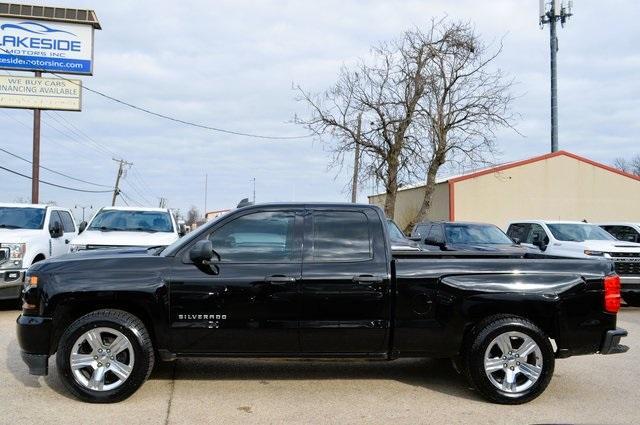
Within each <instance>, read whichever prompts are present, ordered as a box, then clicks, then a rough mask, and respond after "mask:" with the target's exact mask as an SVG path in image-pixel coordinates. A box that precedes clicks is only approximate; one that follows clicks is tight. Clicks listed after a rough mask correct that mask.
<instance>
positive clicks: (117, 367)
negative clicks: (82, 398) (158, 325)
mask: <svg viewBox="0 0 640 425" xmlns="http://www.w3.org/2000/svg"><path fill="white" fill-rule="evenodd" d="M134 361H135V356H134V353H133V346H132V345H131V341H129V338H127V337H126V336H125V335H124V334H123V333H122V332H120V331H117V330H115V329H112V328H94V329H91V330H89V331H87V332H85V333H83V334H82V335H80V337H79V338H78V339H77V340H76V342H75V343H74V344H73V348H72V349H71V354H70V355H69V365H70V366H71V372H72V373H73V377H74V378H75V380H76V381H77V382H78V383H79V384H80V385H82V386H83V387H85V388H87V389H89V390H93V391H108V390H113V389H115V388H118V387H119V386H120V385H122V384H123V383H124V382H125V381H126V380H127V378H128V377H129V375H130V374H131V371H132V370H133V364H134Z"/></svg>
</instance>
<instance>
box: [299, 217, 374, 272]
mask: <svg viewBox="0 0 640 425" xmlns="http://www.w3.org/2000/svg"><path fill="white" fill-rule="evenodd" d="M312 235H313V250H312V252H313V254H312V258H313V261H321V262H324V261H362V260H369V259H371V258H372V255H371V237H370V235H369V221H368V220H367V216H366V215H365V214H363V213H361V212H357V211H327V212H324V211H317V212H314V213H313V230H312Z"/></svg>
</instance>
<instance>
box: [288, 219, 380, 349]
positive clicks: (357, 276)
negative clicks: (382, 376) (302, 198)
mask: <svg viewBox="0 0 640 425" xmlns="http://www.w3.org/2000/svg"><path fill="white" fill-rule="evenodd" d="M381 219H382V218H381V217H379V216H378V214H377V213H376V212H375V210H373V209H370V208H358V207H354V208H348V209H344V208H341V209H339V210H332V209H331V208H327V209H321V208H318V209H313V210H311V211H309V212H308V213H307V215H306V216H305V231H304V256H303V264H302V281H301V288H302V312H301V318H300V340H301V346H302V351H303V352H305V353H316V354H323V353H327V354H349V353H371V354H374V353H381V352H385V351H386V349H387V344H386V342H387V337H388V331H389V318H390V313H389V311H390V308H389V288H390V280H389V276H390V272H389V270H388V264H389V260H388V258H387V253H386V249H385V245H384V230H383V226H382V224H381V223H382V221H381Z"/></svg>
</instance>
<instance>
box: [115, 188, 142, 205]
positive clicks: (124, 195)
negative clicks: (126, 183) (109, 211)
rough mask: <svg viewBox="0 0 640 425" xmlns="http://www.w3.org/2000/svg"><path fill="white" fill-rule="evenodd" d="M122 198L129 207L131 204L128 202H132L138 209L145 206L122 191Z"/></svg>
mask: <svg viewBox="0 0 640 425" xmlns="http://www.w3.org/2000/svg"><path fill="white" fill-rule="evenodd" d="M120 196H121V197H122V200H123V201H124V203H125V204H126V205H127V206H129V204H128V203H127V200H128V201H129V202H131V203H132V204H136V205H137V206H138V207H142V206H143V205H142V204H141V203H140V202H138V201H136V200H135V199H133V198H131V197H130V196H128V195H127V194H126V193H124V192H123V191H120Z"/></svg>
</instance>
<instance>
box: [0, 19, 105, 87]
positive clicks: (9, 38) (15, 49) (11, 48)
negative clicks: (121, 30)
mask: <svg viewBox="0 0 640 425" xmlns="http://www.w3.org/2000/svg"><path fill="white" fill-rule="evenodd" d="M0 68H4V69H16V70H24V71H45V72H60V73H67V74H86V75H91V74H92V72H93V27H92V26H91V25H82V24H70V23H62V22H50V21H39V20H34V19H20V18H3V17H0Z"/></svg>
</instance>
